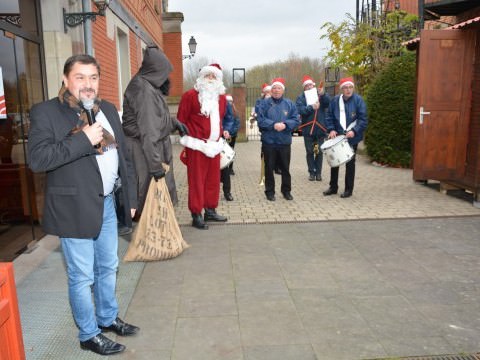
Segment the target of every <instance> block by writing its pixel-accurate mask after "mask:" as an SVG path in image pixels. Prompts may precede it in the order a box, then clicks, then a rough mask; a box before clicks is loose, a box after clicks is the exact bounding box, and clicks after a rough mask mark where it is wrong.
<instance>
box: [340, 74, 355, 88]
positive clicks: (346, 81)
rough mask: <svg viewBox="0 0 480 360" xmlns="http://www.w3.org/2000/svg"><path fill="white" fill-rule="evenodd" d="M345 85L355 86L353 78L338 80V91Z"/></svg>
mask: <svg viewBox="0 0 480 360" xmlns="http://www.w3.org/2000/svg"><path fill="white" fill-rule="evenodd" d="M347 85H352V86H355V84H354V83H353V78H352V77H346V78H343V79H340V82H339V83H338V87H339V88H340V89H341V88H342V87H344V86H347Z"/></svg>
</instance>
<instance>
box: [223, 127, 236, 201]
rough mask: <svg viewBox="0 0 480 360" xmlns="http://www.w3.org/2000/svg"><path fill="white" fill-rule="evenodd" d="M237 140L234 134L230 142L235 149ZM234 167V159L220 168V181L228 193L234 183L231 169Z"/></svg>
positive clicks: (225, 192)
mask: <svg viewBox="0 0 480 360" xmlns="http://www.w3.org/2000/svg"><path fill="white" fill-rule="evenodd" d="M236 140H237V137H236V136H232V137H231V138H230V142H229V143H228V144H229V145H230V147H231V148H232V149H233V148H234V147H235V141H236ZM232 167H233V161H232V162H231V163H230V164H229V165H228V166H226V167H224V168H223V169H221V170H220V181H221V182H222V185H223V193H224V194H228V193H230V192H231V190H232V183H231V182H230V171H231V169H232Z"/></svg>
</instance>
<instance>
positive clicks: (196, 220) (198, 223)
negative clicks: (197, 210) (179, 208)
mask: <svg viewBox="0 0 480 360" xmlns="http://www.w3.org/2000/svg"><path fill="white" fill-rule="evenodd" d="M192 218H193V221H192V226H193V227H196V228H197V229H201V230H207V229H208V225H207V224H205V222H204V221H203V217H202V214H192Z"/></svg>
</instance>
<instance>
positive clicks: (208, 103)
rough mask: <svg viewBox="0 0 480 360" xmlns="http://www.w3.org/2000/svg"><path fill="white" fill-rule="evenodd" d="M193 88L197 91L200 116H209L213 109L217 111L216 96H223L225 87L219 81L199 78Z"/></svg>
mask: <svg viewBox="0 0 480 360" xmlns="http://www.w3.org/2000/svg"><path fill="white" fill-rule="evenodd" d="M194 87H195V90H197V91H198V101H199V102H200V106H201V112H202V114H203V115H205V116H210V115H211V113H212V111H213V110H214V108H215V107H216V108H217V109H218V96H219V95H221V94H225V86H223V83H222V81H220V80H209V79H207V78H204V77H201V78H198V79H197V82H196V83H195V86H194Z"/></svg>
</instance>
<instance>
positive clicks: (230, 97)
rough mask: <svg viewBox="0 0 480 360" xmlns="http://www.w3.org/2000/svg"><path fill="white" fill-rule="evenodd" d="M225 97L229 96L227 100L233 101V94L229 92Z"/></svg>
mask: <svg viewBox="0 0 480 360" xmlns="http://www.w3.org/2000/svg"><path fill="white" fill-rule="evenodd" d="M225 97H226V98H227V101H233V96H232V95H230V94H227V95H225Z"/></svg>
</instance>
